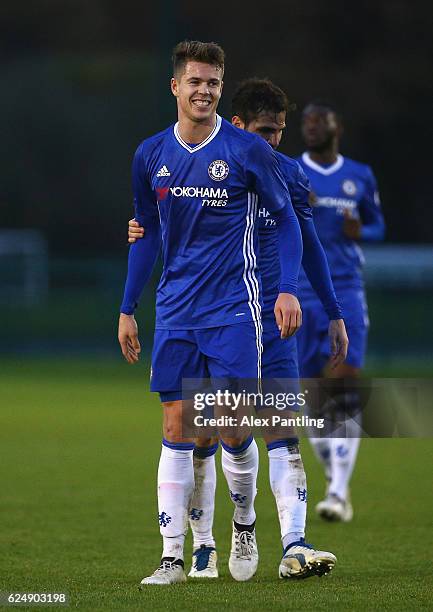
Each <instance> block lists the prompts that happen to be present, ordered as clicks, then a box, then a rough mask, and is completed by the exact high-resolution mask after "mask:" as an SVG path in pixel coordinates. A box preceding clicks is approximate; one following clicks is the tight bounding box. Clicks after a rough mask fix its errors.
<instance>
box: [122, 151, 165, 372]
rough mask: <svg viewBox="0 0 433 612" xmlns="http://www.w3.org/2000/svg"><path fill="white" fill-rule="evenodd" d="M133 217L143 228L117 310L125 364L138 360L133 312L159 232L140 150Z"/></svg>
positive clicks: (134, 178)
mask: <svg viewBox="0 0 433 612" xmlns="http://www.w3.org/2000/svg"><path fill="white" fill-rule="evenodd" d="M132 186H133V192H134V208H135V218H136V219H137V220H138V222H139V223H140V224H141V225H143V226H145V227H146V232H145V235H144V237H143V239H142V240H139V241H138V242H137V243H136V244H132V245H131V247H130V249H129V256H128V274H127V278H126V283H125V290H124V295H123V300H122V305H121V307H120V316H119V330H118V338H119V343H120V346H121V349H122V353H123V356H124V357H125V359H126V361H128V363H135V362H136V361H138V358H139V353H140V350H141V349H140V343H139V340H138V328H137V323H136V321H135V318H134V311H135V309H136V307H137V305H138V301H139V299H140V296H141V294H142V292H143V289H144V286H145V284H146V283H147V281H148V280H149V278H150V275H151V274H152V270H153V267H154V265H155V262H156V259H157V257H158V253H159V249H160V244H161V230H160V224H159V215H158V211H157V204H156V202H155V196H154V194H153V192H152V189H151V187H150V184H149V182H148V180H147V178H146V174H145V169H144V161H143V157H142V150H141V147H139V148H138V150H137V152H136V154H135V157H134V162H133V166H132Z"/></svg>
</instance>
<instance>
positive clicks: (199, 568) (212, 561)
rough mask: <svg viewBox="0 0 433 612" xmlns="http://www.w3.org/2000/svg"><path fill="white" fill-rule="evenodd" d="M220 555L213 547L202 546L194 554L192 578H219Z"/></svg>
mask: <svg viewBox="0 0 433 612" xmlns="http://www.w3.org/2000/svg"><path fill="white" fill-rule="evenodd" d="M217 561H218V555H217V552H216V550H215V548H214V547H213V546H206V545H205V544H202V545H201V546H200V548H197V549H196V550H195V551H194V552H193V553H192V564H191V570H190V572H189V574H188V576H190V577H191V578H218V568H217Z"/></svg>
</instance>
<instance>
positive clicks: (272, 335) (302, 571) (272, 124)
mask: <svg viewBox="0 0 433 612" xmlns="http://www.w3.org/2000/svg"><path fill="white" fill-rule="evenodd" d="M287 110H288V102H287V98H286V96H285V94H284V92H282V91H281V89H280V88H278V87H276V86H275V85H274V84H273V83H272V82H270V81H269V80H267V79H255V78H254V79H248V80H246V81H244V82H243V83H242V84H241V85H240V86H239V88H238V90H237V92H236V93H235V95H234V98H233V101H232V114H233V118H232V123H233V124H234V125H236V126H237V127H239V128H241V129H244V130H246V131H248V132H251V133H255V134H258V135H260V136H261V137H262V138H263V139H264V140H266V141H267V142H268V144H269V145H271V147H272V148H277V147H278V145H279V143H280V140H281V135H282V132H283V130H284V127H285V119H286V113H287ZM276 156H277V159H278V161H279V164H280V168H281V172H282V174H283V176H284V179H285V180H286V183H287V186H288V189H289V192H290V196H291V199H292V202H293V205H294V209H295V212H296V215H297V217H298V220H299V223H300V227H301V232H302V238H303V242H304V251H303V259H302V265H303V266H304V268H305V270H306V271H307V274H308V277H309V278H310V280H311V283H312V284H313V286H314V288H315V290H316V292H317V294H318V295H319V297H320V299H321V300H322V303H323V306H324V307H325V309H326V312H327V314H328V317H329V321H330V322H329V336H330V339H331V349H332V350H333V352H334V356H333V359H334V365H335V366H337V365H338V364H339V363H341V362H342V361H344V358H345V356H346V353H347V336H346V332H345V326H344V323H343V321H342V318H341V310H340V307H339V305H338V302H337V299H336V297H335V292H334V290H333V287H332V282H331V278H330V273H329V268H328V265H327V262H326V257H325V254H324V251H323V248H322V246H321V244H320V241H319V239H318V237H317V234H316V231H315V228H314V223H313V219H312V214H311V207H310V205H309V203H308V196H309V192H310V188H309V182H308V179H307V177H306V176H305V174H304V172H303V171H302V169H301V167H300V165H299V164H298V163H297V162H296V161H295V160H293V159H290V158H289V157H287V156H285V155H282V154H279V153H276ZM277 223H278V221H277V220H276V219H275V216H274V215H273V214H272V212H271V211H269V210H268V209H267V207H266V206H261V204H260V202H259V256H258V260H259V269H260V272H261V277H262V287H263V309H262V320H263V328H264V330H263V349H264V350H263V357H262V376H263V378H264V379H273V378H285V379H288V378H291V379H294V380H295V381H297V379H298V376H299V375H298V364H297V354H296V341H295V338H290V339H288V340H284V341H283V340H281V338H280V334H279V332H278V329H277V326H276V325H275V318H274V314H273V310H274V303H275V299H276V297H277V295H278V287H279V282H280V273H281V271H280V266H279V263H278V246H277V231H278V230H277ZM143 233H144V232H143V228H140V227H138V223H137V222H136V221H133V220H132V221H130V227H129V240H130V242H135V240H136V239H138V238H141V237H142V236H143ZM263 433H264V438H265V441H266V443H267V447H268V454H269V476H270V483H271V488H272V491H273V493H274V495H275V499H276V504H277V509H278V516H279V520H280V527H281V539H282V544H283V550H284V552H283V558H282V560H281V563H280V567H279V575H280V577H282V578H306V577H308V576H312V575H322V574H324V573H327V572H329V571H330V570H331V569H332V568H333V566H334V564H335V561H336V559H335V556H334V555H333V554H332V553H328V552H324V551H317V550H314V549H313V548H312V547H311V546H310V545H308V544H306V543H305V540H304V536H305V521H306V500H307V489H306V478H305V471H304V468H303V464H302V460H301V456H300V452H299V447H298V439H297V438H295V437H291V438H284V439H281V438H276V437H275V435H272V433H271V432H263ZM215 442H216V441H215V440H209V443H208V444H207V445H205V444H204V442H203V441H198V442H197V444H196V448H195V450H194V472H195V475H196V486H195V490H194V496H193V498H192V500H191V505H190V525H191V529H192V532H193V537H194V554H193V564H192V568H191V572H190V574H189V575H190V576H193V577H196V578H213V577H217V576H218V572H217V568H216V553H215V540H214V538H213V534H212V523H213V514H214V503H215V484H216V472H215V460H214V454H215V452H216V449H217V444H216V443H215Z"/></svg>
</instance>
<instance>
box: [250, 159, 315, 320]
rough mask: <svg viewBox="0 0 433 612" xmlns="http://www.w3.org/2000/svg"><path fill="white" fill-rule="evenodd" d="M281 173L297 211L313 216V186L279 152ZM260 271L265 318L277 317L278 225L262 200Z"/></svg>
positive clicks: (292, 163)
mask: <svg viewBox="0 0 433 612" xmlns="http://www.w3.org/2000/svg"><path fill="white" fill-rule="evenodd" d="M275 155H276V157H277V159H278V162H279V164H280V169H281V173H282V175H283V177H284V180H285V181H286V184H287V188H288V190H289V193H290V198H291V200H292V204H293V208H294V210H295V212H296V215H297V216H298V217H304V218H305V217H311V216H312V212H311V206H310V205H309V203H308V197H309V194H310V184H309V180H308V178H307V176H306V175H305V173H304V171H303V170H302V168H301V166H300V165H299V164H298V162H297V161H296V160H294V159H291V158H290V157H287V156H286V155H283V154H282V153H278V152H275ZM258 218H259V257H258V259H259V269H260V274H261V277H262V287H263V316H264V317H273V313H274V306H275V300H276V299H277V297H278V289H279V282H280V261H279V256H278V235H277V222H276V220H275V218H274V217H273V215H272V213H271V212H270V211H269V210H268V209H267V208H266V206H264V205H263V204H262V202H261V201H260V200H259V212H258Z"/></svg>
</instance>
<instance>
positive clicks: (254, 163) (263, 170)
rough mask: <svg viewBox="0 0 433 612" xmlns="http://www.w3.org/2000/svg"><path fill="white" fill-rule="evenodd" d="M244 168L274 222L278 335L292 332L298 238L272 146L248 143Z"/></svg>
mask: <svg viewBox="0 0 433 612" xmlns="http://www.w3.org/2000/svg"><path fill="white" fill-rule="evenodd" d="M245 171H246V175H247V181H248V184H250V185H251V187H252V191H254V192H255V193H257V195H258V196H259V199H260V205H262V206H265V207H266V208H267V209H268V210H269V211H271V212H272V213H273V215H274V217H275V219H276V222H277V231H278V252H279V259H280V269H281V277H280V292H279V295H278V298H277V301H276V302H275V309H274V312H275V319H276V322H277V325H278V328H279V329H280V331H281V337H282V338H288V337H289V336H292V335H293V334H294V333H295V332H296V331H297V330H298V329H299V327H300V326H301V324H302V312H301V307H300V305H299V301H298V298H297V297H296V294H297V289H298V276H299V269H300V266H301V259H302V238H301V230H300V229H299V223H298V220H297V217H296V215H295V213H294V210H293V206H292V202H291V199H290V195H289V192H288V189H287V184H286V181H285V180H284V178H283V175H282V174H281V170H280V167H279V164H278V160H277V158H276V157H275V155H274V153H273V151H272V148H271V147H270V146H269V145H268V144H267V143H266V142H265V141H264V140H262V139H261V138H259V137H257V140H256V141H255V142H254V143H253V144H252V145H250V148H249V150H248V152H247V155H246V165H245Z"/></svg>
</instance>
